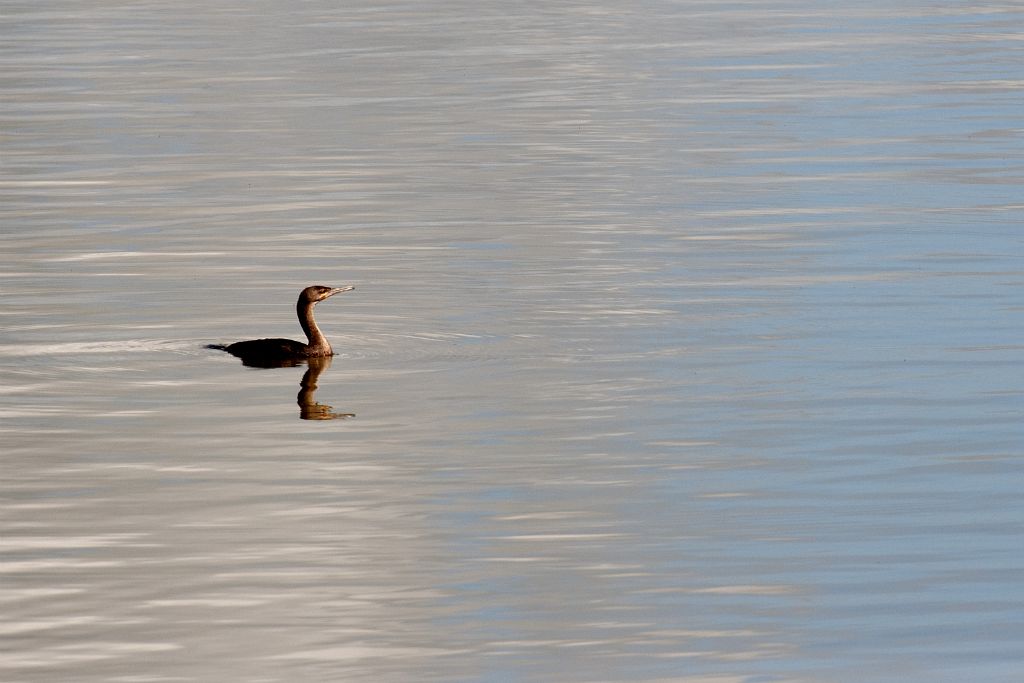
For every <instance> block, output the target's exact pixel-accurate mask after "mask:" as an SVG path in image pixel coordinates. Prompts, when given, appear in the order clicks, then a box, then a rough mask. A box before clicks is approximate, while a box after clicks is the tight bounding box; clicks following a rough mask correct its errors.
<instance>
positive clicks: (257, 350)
mask: <svg viewBox="0 0 1024 683" xmlns="http://www.w3.org/2000/svg"><path fill="white" fill-rule="evenodd" d="M352 289H355V287H354V286H352V285H346V286H344V287H326V286H324V285H313V286H312V287H306V288H305V289H304V290H302V293H301V294H299V300H298V302H297V303H296V304H295V311H296V313H297V314H298V316H299V324H300V325H302V331H303V332H305V333H306V338H307V339H308V340H309V343H308V344H303V343H302V342H297V341H293V340H291V339H250V340H249V341H240V342H235V343H234V344H229V345H227V346H224V345H222V344H210V345H209V346H208V347H207V348H210V349H218V350H220V351H227V352H228V353H230V354H231V355H232V356H237V357H238V358H241V359H242V363H244V364H245V365H252V366H257V367H277V366H282V365H296V364H298V363H299V362H301V361H303V360H306V359H308V358H326V357H328V356H333V355H334V350H333V349H331V344H330V342H328V341H327V337H325V336H324V333H323V332H321V331H320V328H319V327H317V324H316V320H314V319H313V306H315V305H316V304H317V303H319V302H321V301H323V300H324V299H326V298H327V297H329V296H334V295H335V294H340V293H341V292H347V291H349V290H352Z"/></svg>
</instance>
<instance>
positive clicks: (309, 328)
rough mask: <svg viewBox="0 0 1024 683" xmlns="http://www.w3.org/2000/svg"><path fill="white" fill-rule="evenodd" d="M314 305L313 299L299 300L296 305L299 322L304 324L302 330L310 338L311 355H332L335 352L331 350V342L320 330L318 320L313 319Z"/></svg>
mask: <svg viewBox="0 0 1024 683" xmlns="http://www.w3.org/2000/svg"><path fill="white" fill-rule="evenodd" d="M313 305H314V304H313V302H311V301H299V302H298V304H297V305H296V312H297V313H298V314H299V324H300V325H302V331H303V332H305V333H306V339H308V340H309V355H311V356H330V355H332V354H333V353H334V352H333V351H332V350H331V344H330V342H328V341H327V337H325V336H324V333H323V332H321V331H320V328H319V327H317V324H316V320H314V319H313Z"/></svg>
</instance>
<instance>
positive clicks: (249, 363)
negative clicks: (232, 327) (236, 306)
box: [206, 344, 356, 420]
mask: <svg viewBox="0 0 1024 683" xmlns="http://www.w3.org/2000/svg"><path fill="white" fill-rule="evenodd" d="M206 348H208V349H217V350H223V349H224V347H222V346H217V345H213V344H211V345H208V346H207V347H206ZM331 362H332V358H331V357H330V356H323V357H313V358H281V359H276V360H272V359H266V358H260V359H254V358H242V365H244V366H246V367H250V368H261V369H264V370H269V369H272V368H294V367H298V366H300V365H303V364H305V365H306V366H307V367H306V372H304V373H303V374H302V379H301V380H300V381H299V386H300V387H301V389H299V393H298V395H297V396H296V402H297V403H298V404H299V418H300V419H302V420H338V419H347V418H350V417H355V416H356V414H355V413H336V412H334V407H333V406H329V405H326V404H323V403H317V400H316V389H317V382H318V381H319V380H320V375H321V374H323V372H324V371H326V370H327V369H328V368H329V367H331Z"/></svg>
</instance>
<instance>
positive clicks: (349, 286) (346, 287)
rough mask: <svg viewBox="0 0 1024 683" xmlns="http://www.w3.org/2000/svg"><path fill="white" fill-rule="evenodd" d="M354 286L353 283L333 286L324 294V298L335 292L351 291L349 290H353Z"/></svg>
mask: <svg viewBox="0 0 1024 683" xmlns="http://www.w3.org/2000/svg"><path fill="white" fill-rule="evenodd" d="M355 288H356V287H355V285H345V286H344V287H334V288H333V289H331V291H329V292H327V294H325V295H324V298H325V299H326V298H327V297H329V296H334V295H335V294H341V293H342V292H348V291H351V290H353V289H355Z"/></svg>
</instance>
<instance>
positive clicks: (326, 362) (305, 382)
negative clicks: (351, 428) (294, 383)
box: [296, 356, 356, 420]
mask: <svg viewBox="0 0 1024 683" xmlns="http://www.w3.org/2000/svg"><path fill="white" fill-rule="evenodd" d="M307 363H308V365H309V367H308V368H306V372H305V373H303V375H302V381H300V382H299V386H301V387H302V388H301V389H299V394H298V396H297V397H296V400H297V401H298V404H299V417H300V418H301V419H303V420H337V419H339V418H340V419H345V418H349V417H355V416H356V414H355V413H336V412H334V408H332V407H331V406H329V405H325V404H323V403H317V402H316V383H317V380H319V379H320V373H322V372H323V371H324V370H326V369H327V368H329V367H331V357H330V356H326V357H324V358H310V359H309V360H308V361H307Z"/></svg>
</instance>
